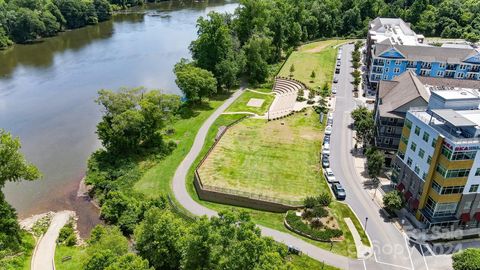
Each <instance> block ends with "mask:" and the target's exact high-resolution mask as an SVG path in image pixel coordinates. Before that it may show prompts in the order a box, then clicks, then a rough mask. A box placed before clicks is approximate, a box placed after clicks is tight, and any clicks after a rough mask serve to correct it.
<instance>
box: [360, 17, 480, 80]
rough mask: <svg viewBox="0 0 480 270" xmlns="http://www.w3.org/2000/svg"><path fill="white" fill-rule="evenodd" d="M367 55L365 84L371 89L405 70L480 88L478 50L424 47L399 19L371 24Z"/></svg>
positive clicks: (458, 45) (446, 45)
mask: <svg viewBox="0 0 480 270" xmlns="http://www.w3.org/2000/svg"><path fill="white" fill-rule="evenodd" d="M382 20H383V21H382ZM379 29H380V30H383V31H381V32H380V31H379ZM366 54H367V59H366V62H367V68H368V76H367V80H368V82H369V83H370V86H371V87H372V88H374V89H377V86H378V82H379V81H381V80H392V79H394V78H395V77H396V76H399V75H400V74H402V73H404V72H405V71H407V70H411V71H413V72H414V73H415V74H416V75H418V76H423V77H435V78H451V79H465V80H478V81H479V84H480V51H479V50H478V49H476V48H473V47H471V46H469V45H464V44H445V45H444V46H442V47H438V46H431V45H427V44H423V36H421V35H417V34H415V33H414V32H413V31H412V30H411V29H409V25H408V24H406V23H405V22H403V21H402V20H401V19H382V18H377V19H375V20H374V21H372V23H371V26H370V31H369V35H368V37H367V52H366Z"/></svg>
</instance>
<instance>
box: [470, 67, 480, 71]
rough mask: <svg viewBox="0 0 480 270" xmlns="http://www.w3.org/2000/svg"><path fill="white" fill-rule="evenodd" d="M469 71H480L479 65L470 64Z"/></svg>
mask: <svg viewBox="0 0 480 270" xmlns="http://www.w3.org/2000/svg"><path fill="white" fill-rule="evenodd" d="M470 71H471V72H479V71H480V66H472V68H471V69H470Z"/></svg>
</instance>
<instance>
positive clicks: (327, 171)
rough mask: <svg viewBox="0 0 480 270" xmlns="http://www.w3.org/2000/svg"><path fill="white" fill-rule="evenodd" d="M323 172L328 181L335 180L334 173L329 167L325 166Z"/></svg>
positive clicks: (332, 181) (333, 181)
mask: <svg viewBox="0 0 480 270" xmlns="http://www.w3.org/2000/svg"><path fill="white" fill-rule="evenodd" d="M323 174H324V175H325V178H326V179H327V181H328V182H329V183H335V182H337V180H336V179H335V175H334V174H333V172H332V170H331V169H330V168H326V169H325V170H324V171H323Z"/></svg>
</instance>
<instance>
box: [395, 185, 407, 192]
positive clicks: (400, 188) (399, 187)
mask: <svg viewBox="0 0 480 270" xmlns="http://www.w3.org/2000/svg"><path fill="white" fill-rule="evenodd" d="M404 189H405V185H404V184H403V183H400V184H398V185H397V190H398V191H400V192H402V191H403V190H404Z"/></svg>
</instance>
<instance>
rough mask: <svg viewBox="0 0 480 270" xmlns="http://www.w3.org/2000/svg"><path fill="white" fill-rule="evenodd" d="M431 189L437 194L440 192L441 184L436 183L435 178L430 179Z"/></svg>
mask: <svg viewBox="0 0 480 270" xmlns="http://www.w3.org/2000/svg"><path fill="white" fill-rule="evenodd" d="M432 189H433V190H435V191H436V192H437V193H438V194H441V193H442V186H440V184H438V183H437V182H436V181H435V180H433V181H432Z"/></svg>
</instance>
